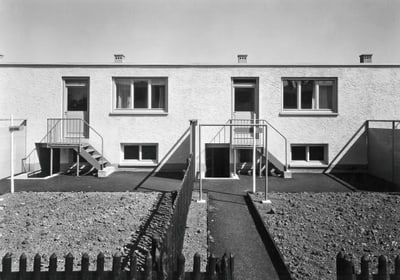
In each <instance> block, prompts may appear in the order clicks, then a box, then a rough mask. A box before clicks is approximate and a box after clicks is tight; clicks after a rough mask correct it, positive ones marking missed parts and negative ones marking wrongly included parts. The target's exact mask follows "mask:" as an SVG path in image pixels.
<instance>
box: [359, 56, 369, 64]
mask: <svg viewBox="0 0 400 280" xmlns="http://www.w3.org/2000/svg"><path fill="white" fill-rule="evenodd" d="M360 63H372V54H362V55H360Z"/></svg>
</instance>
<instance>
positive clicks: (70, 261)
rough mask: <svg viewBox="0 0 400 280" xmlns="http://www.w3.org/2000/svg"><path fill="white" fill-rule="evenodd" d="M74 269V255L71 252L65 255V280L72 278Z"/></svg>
mask: <svg viewBox="0 0 400 280" xmlns="http://www.w3.org/2000/svg"><path fill="white" fill-rule="evenodd" d="M73 269H74V256H73V255H72V254H71V253H68V255H67V256H66V257H65V272H64V273H65V280H72V271H73Z"/></svg>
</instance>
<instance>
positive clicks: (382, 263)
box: [336, 252, 400, 280]
mask: <svg viewBox="0 0 400 280" xmlns="http://www.w3.org/2000/svg"><path fill="white" fill-rule="evenodd" d="M360 267H361V272H360V274H357V273H356V272H355V269H354V263H353V259H352V257H351V256H350V255H345V254H343V252H340V253H338V254H337V256H336V276H337V278H336V279H337V280H400V256H397V257H396V258H395V260H394V271H393V273H390V271H389V267H388V258H387V257H386V256H380V257H379V258H378V273H377V274H373V273H372V272H371V260H370V258H368V257H367V256H363V257H362V258H361V265H360Z"/></svg>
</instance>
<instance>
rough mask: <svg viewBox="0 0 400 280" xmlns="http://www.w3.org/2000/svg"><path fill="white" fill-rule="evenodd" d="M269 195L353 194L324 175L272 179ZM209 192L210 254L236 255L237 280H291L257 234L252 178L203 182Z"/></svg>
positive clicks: (261, 187)
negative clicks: (249, 193)
mask: <svg viewBox="0 0 400 280" xmlns="http://www.w3.org/2000/svg"><path fill="white" fill-rule="evenodd" d="M269 185H270V191H275V192H276V191H279V192H304V191H310V192H311V191H312V192H323V191H325V192H326V191H330V192H339V191H340V192H342V191H350V190H349V189H348V188H346V187H345V186H344V185H342V184H340V183H338V182H337V181H335V180H333V179H332V178H330V177H328V176H326V175H323V174H294V175H293V179H281V178H273V177H271V178H269ZM257 186H258V187H257V191H264V178H257ZM203 188H204V191H206V192H208V201H209V212H208V227H209V228H208V229H209V231H210V235H211V237H212V238H211V240H212V241H213V242H210V248H209V249H210V252H212V253H214V254H215V255H216V256H217V257H220V256H222V254H223V253H224V252H225V250H227V251H228V252H231V253H233V254H234V255H235V275H236V278H237V279H270V280H274V279H279V280H283V279H288V278H287V275H284V274H279V273H278V272H277V270H276V268H277V267H278V264H277V262H276V260H274V259H271V257H270V255H269V253H268V251H269V250H270V249H269V248H268V245H265V244H264V243H263V241H262V239H261V237H260V235H259V233H258V231H257V228H256V226H255V224H254V221H253V218H252V216H251V215H250V213H249V209H248V207H247V204H246V202H245V198H244V197H245V195H246V192H247V191H250V190H251V189H252V177H251V176H241V178H240V180H218V179H215V180H204V181H203Z"/></svg>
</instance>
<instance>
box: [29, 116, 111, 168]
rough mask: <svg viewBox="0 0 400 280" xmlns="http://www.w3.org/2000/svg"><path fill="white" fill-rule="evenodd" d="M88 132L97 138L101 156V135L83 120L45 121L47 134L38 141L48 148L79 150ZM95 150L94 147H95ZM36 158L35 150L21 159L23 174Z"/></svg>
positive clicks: (87, 137)
mask: <svg viewBox="0 0 400 280" xmlns="http://www.w3.org/2000/svg"><path fill="white" fill-rule="evenodd" d="M89 131H92V132H93V133H94V134H95V135H97V136H98V139H99V141H100V146H101V150H100V152H101V155H102V156H103V152H104V139H103V136H101V134H100V133H99V132H98V131H97V130H96V129H94V128H93V127H92V126H90V125H89V124H88V123H87V122H86V121H85V120H82V119H78V118H73V119H64V118H58V119H57V118H56V119H54V118H53V119H47V133H46V134H45V135H44V136H43V138H42V139H41V140H40V141H39V143H46V144H47V145H48V146H52V145H53V146H54V145H59V146H63V145H65V146H77V147H78V148H79V149H80V148H81V145H82V144H84V143H86V142H87V141H86V140H87V139H89ZM95 148H96V147H95ZM32 157H36V158H37V155H36V148H34V149H32V151H31V152H30V153H29V154H28V155H27V156H26V157H25V158H23V159H22V167H23V170H24V172H30V171H31V170H30V166H31V159H32Z"/></svg>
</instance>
